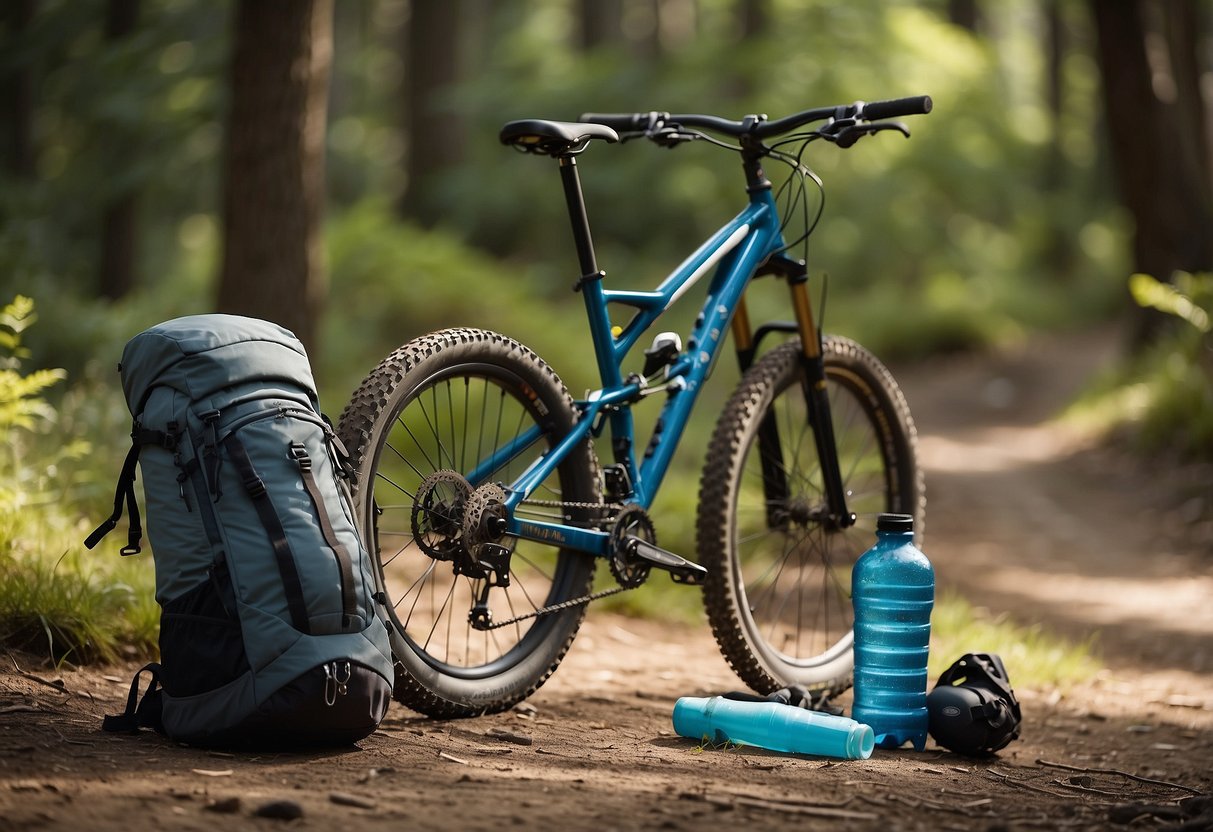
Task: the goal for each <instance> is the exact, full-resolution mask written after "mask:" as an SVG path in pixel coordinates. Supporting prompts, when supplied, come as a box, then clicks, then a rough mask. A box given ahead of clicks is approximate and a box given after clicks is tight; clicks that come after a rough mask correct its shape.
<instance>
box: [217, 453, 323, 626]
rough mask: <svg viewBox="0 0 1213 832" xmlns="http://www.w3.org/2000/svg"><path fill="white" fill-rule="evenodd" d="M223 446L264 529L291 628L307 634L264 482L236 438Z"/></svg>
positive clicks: (289, 557)
mask: <svg viewBox="0 0 1213 832" xmlns="http://www.w3.org/2000/svg"><path fill="white" fill-rule="evenodd" d="M223 444H224V445H225V446H227V450H228V453H229V454H230V455H231V458H232V462H233V463H234V464H235V466H236V471H237V472H238V473H239V474H240V479H241V480H243V481H244V488H245V490H246V491H248V495H249V498H250V499H251V500H252V502H253V508H255V509H256V510H257V516H258V517H259V518H261V525H262V526H264V527H265V531H266V533H267V534H268V535H269V538H270V545H271V546H272V547H273V549H274V559H275V560H277V562H278V574H279V575H281V576H282V585H283V588H284V589H285V590H286V606H287V609H288V610H289V611H290V614H291V624H293V625H294V627H295V629H296V630H298V631H299V632H301V633H310V632H311V626H310V625H309V624H308V617H307V603H306V601H304V598H303V582H302V581H301V580H300V578H299V566H298V564H297V563H296V562H295V553H294V552H292V551H291V544H290V543H289V542H288V541H287V539H286V530H285V529H283V528H282V521H281V520H280V519H279V518H278V512H277V511H275V510H274V504H273V502H271V501H270V495H269V492H268V491H266V489H265V482H264V481H263V480H262V479H261V477H260V476H259V475H258V474H257V469H256V468H254V467H253V461H252V460H251V459H250V458H249V455H248V451H246V450H245V449H244V445H243V444H242V443H241V442H240V440H239V439H237V438H236V434H234V433H233V434H231V435H230V436H228V438H227V439H225V440H224V441H223Z"/></svg>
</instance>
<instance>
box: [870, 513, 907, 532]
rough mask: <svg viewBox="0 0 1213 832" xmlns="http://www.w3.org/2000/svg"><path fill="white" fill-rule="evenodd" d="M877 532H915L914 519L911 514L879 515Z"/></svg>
mask: <svg viewBox="0 0 1213 832" xmlns="http://www.w3.org/2000/svg"><path fill="white" fill-rule="evenodd" d="M876 531H878V532H912V531H914V518H913V517H912V516H911V515H909V514H878V515H877V516H876Z"/></svg>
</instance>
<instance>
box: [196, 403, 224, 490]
mask: <svg viewBox="0 0 1213 832" xmlns="http://www.w3.org/2000/svg"><path fill="white" fill-rule="evenodd" d="M201 418H202V422H203V430H205V431H206V438H205V439H204V440H203V446H202V458H203V460H204V461H205V462H206V486H207V488H208V489H209V490H210V492H211V499H212V501H213V502H216V503H217V502H219V498H220V497H222V496H223V494H222V493H221V492H220V491H219V461H220V460H219V448H218V445H219V429H218V426H219V411H218V410H208V411H207V412H206V413H203V414H201Z"/></svg>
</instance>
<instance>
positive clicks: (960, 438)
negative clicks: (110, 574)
mask: <svg viewBox="0 0 1213 832" xmlns="http://www.w3.org/2000/svg"><path fill="white" fill-rule="evenodd" d="M1110 348H1111V342H1110V341H1109V339H1108V338H1107V337H1106V335H1098V334H1097V335H1094V336H1089V337H1088V336H1084V337H1081V338H1069V339H1066V340H1065V341H1062V342H1056V343H1046V344H1044V345H1042V346H1040V347H1037V348H1036V349H1034V350H1031V351H1024V352H1019V353H1012V354H1006V355H1002V356H997V357H988V356H987V357H981V358H958V359H955V360H949V361H944V362H941V363H938V364H935V365H933V366H932V367H931V368H929V369H927V368H924V369H921V370H913V371H909V372H900V373H899V375H900V376H901V377H902V380H903V385H904V387H905V388H906V392H907V395H908V397H909V399H910V404H911V407H912V408H913V410H914V412H915V414H916V418H917V420H918V423H919V428H920V431H921V434H922V452H923V462H924V465H925V466H926V468H927V475H928V491H929V501H930V504H929V511H928V517H929V522H928V537H927V545H926V547H925V548H926V549H927V551H928V553H929V554H930V555H931V557H932V559H933V560H934V562H935V564H936V568H937V573H938V575H939V581H940V585H941V588H943V589H944V590H947V589H949V588H953V589H955V590H956V591H959V592H961V593H962V594H963V595H964V596H965V597H966V598H968V599H969V600H971V601H972V602H973V603H974V604H977V605H982V606H985V607H987V608H989V609H990V610H991V612H992V613H995V614H998V613H1009V614H1012V615H1014V616H1015V618H1016V619H1017V620H1018V621H1020V622H1024V623H1033V622H1038V623H1039V624H1040V625H1041V626H1042V627H1046V628H1049V629H1052V630H1057V631H1059V632H1061V633H1064V634H1066V635H1068V636H1072V637H1077V638H1083V637H1085V636H1086V635H1088V634H1089V633H1090V632H1092V631H1093V630H1095V629H1098V630H1100V632H1101V634H1100V636H1099V641H1098V644H1099V646H1100V650H1101V651H1102V654H1103V656H1104V658H1105V660H1106V664H1107V666H1108V671H1107V672H1106V673H1104V674H1101V675H1100V676H1099V677H1098V678H1095V679H1092V680H1091V681H1090V682H1089V683H1087V684H1084V685H1081V686H1079V687H1078V688H1076V689H1073V690H1070V691H1067V692H1066V693H1064V694H1062V693H1059V692H1057V691H1051V690H1032V689H1030V688H1026V687H1023V686H1017V692H1018V693H1020V695H1021V698H1022V700H1023V705H1024V711H1025V719H1026V722H1025V726H1024V738H1023V740H1022V741H1020V742H1017V743H1014V744H1013V745H1012V746H1011V748H1009V749H1008V750H1007V751H1004V752H1003V754H1002V755H1001V756H1000V757H999V758H998V759H996V760H994V761H987V762H976V761H973V760H968V759H965V758H962V757H958V756H955V755H952V754H949V753H946V752H943V751H941V750H938V749H934V748H932V749H930V750H928V751H927V752H925V753H914V752H911V751H898V752H879V753H877V754H876V755H875V756H874V757H873V758H872V759H871V760H867V761H863V762H834V761H827V760H824V759H818V758H796V757H789V756H785V755H778V754H771V753H767V752H764V751H760V750H752V749H747V750H739V749H728V750H723V749H722V750H713V749H706V750H699V749H696V748H695V744H694V743H692V742H690V741H687V740H683V739H681V738H678V737H676V736H673V734H672V731H671V726H670V709H671V707H672V704H673V702H674V700H675V699H676V698H677V697H678V696H682V695H688V694H697V693H698V694H707V693H715V692H721V691H725V690H731V689H735V688H737V687H739V683H738V682H737V680H736V678H735V677H734V676H733V675H732V673H731V672H730V671H729V669H728V668H727V666H726V665H725V663H724V661H723V660H722V659H721V658H720V655H719V652H718V651H717V649H716V646H715V643H714V642H713V641H712V638H711V636H710V634H709V632H708V630H707V626H706V624H705V625H703V626H701V627H694V628H686V627H671V626H665V625H659V624H654V623H652V622H639V621H632V620H627V619H623V618H619V617H617V616H613V615H609V614H605V613H603V612H602V611H601V610H593V609H592V610H591V611H590V614H589V616H588V618H587V621H586V624H585V627H584V628H583V630H582V633H581V635H579V637H578V639H577V642H576V644H575V645H574V647H573V650H572V652H571V654H570V655H569V657H568V658H567V659H566V661H565V663H564V665H563V666H562V667H561V668H560V670H559V671H558V672H557V673H556V675H555V677H553V679H552V680H551V681H550V682H549V683H548V684H547V685H546V686H545V687H544V688H543V689H542V690H540V691H539V692H538V693H537V694H536V695H535V696H534V697H532V699H531V700H530V701H529V702H528V703H525V704H524V705H523V706H521V707H520V708H518V709H516V710H515V711H513V712H510V713H506V714H500V715H496V716H492V717H484V718H481V719H477V720H467V721H461V722H434V721H431V720H426V719H421V718H418V717H417V716H416V715H415V714H412V713H410V712H408V711H406V710H404V709H402V708H399V707H394V708H393V710H392V711H391V713H390V714H389V716H388V719H387V720H386V721H385V723H384V725H383V727H382V730H380V731H379V732H377V733H376V734H374V735H373V736H371V737H370V738H368V739H367V740H366V741H364V742H363V743H361V744H360V746H359V747H358V748H357V749H354V750H350V751H345V752H341V753H329V754H303V755H285V754H265V755H248V754H241V755H232V754H216V753H208V752H204V751H198V750H194V749H188V748H183V747H179V746H177V745H175V744H173V743H170V742H168V741H166V740H164V739H162V738H160V737H156V736H151V735H142V736H140V737H139V738H137V739H132V738H129V737H112V736H107V735H102V734H100V733H99V732H98V730H97V728H98V724H99V719H100V715H101V714H103V713H106V712H114V711H116V710H119V709H120V708H121V704H122V702H123V700H124V699H125V693H126V684H127V682H126V680H127V679H129V675H130V670H131V668H126V667H124V668H108V669H101V670H87V671H79V672H65V673H63V674H62V675H60V674H58V673H57V672H56V671H50V670H45V669H32V668H31V667H30V664H29V662H30V660H29V659H28V658H27V657H15V661H16V662H18V663H20V664H21V668H20V671H21V672H18V670H17V668H16V665H14V664H13V660H14V659H10V657H4V656H0V830H7V829H14V830H17V829H19V830H26V829H65V830H66V829H72V830H77V829H99V830H117V829H122V830H124V832H125V830H129V829H130V828H131V827H132V826H134V825H139V826H157V827H160V828H166V829H198V830H203V829H207V830H210V829H214V828H215V827H216V826H218V825H220V824H222V825H227V826H231V827H232V828H235V829H271V828H276V827H277V826H278V825H282V824H283V823H284V821H281V820H273V819H266V818H261V817H256V816H254V813H255V811H256V810H257V809H258V808H259V807H261V806H263V805H265V804H267V803H270V802H273V801H281V800H286V801H290V802H292V803H293V804H294V805H295V806H296V807H297V808H298V809H299V810H300V811H301V812H302V817H301V818H299V819H297V820H293V821H290V822H289V823H290V826H291V827H292V828H300V829H316V830H326V829H331V828H334V827H338V826H340V827H347V828H356V829H384V830H387V829H392V830H399V829H435V830H437V829H443V830H446V829H476V830H494V831H496V830H501V829H556V828H560V829H564V828H568V829H604V830H605V829H612V830H614V829H670V830H695V831H696V832H700V831H701V830H705V829H734V828H745V829H777V828H784V827H786V826H788V825H789V824H794V825H795V826H796V827H797V828H798V829H838V828H843V829H861V830H882V832H883V830H888V829H909V830H936V829H956V830H966V832H972V831H973V830H982V829H989V830H994V829H1057V828H1062V829H1106V828H1118V827H1119V826H1120V825H1122V824H1123V825H1124V828H1126V829H1129V828H1132V829H1140V828H1146V829H1154V828H1160V827H1164V826H1166V825H1168V824H1171V825H1178V824H1180V823H1181V822H1183V821H1185V819H1186V821H1187V825H1186V826H1184V827H1183V828H1184V829H1209V828H1211V824H1213V814H1208V815H1201V812H1202V811H1207V812H1210V813H1213V807H1210V806H1209V805H1208V803H1209V799H1208V798H1200V797H1195V796H1194V794H1195V793H1196V792H1201V793H1205V794H1207V793H1209V792H1210V791H1213V678H1211V677H1213V674H1211V672H1210V671H1211V668H1213V655H1211V654H1210V650H1211V644H1213V638H1211V636H1213V604H1211V603H1210V599H1211V598H1213V591H1211V590H1213V577H1211V575H1210V569H1209V567H1210V563H1211V561H1210V559H1209V557H1208V555H1207V553H1205V554H1204V555H1203V556H1202V553H1199V552H1193V551H1188V550H1187V549H1188V548H1190V545H1189V544H1184V543H1183V542H1182V540H1181V536H1177V535H1175V534H1172V533H1170V532H1168V529H1174V528H1175V522H1174V518H1173V517H1169V516H1167V515H1166V514H1165V513H1164V512H1163V511H1162V510H1161V509H1160V508H1159V506H1160V505H1169V504H1170V503H1169V502H1168V501H1166V500H1164V499H1163V497H1162V496H1160V494H1159V493H1156V492H1155V490H1154V489H1155V488H1169V487H1171V481H1170V479H1169V477H1168V476H1167V475H1166V472H1157V471H1155V472H1148V473H1149V474H1150V476H1149V477H1145V478H1143V477H1142V476H1141V475H1140V473H1135V472H1133V471H1129V470H1127V469H1125V468H1124V465H1123V463H1122V462H1119V461H1117V460H1112V459H1110V458H1109V457H1107V455H1106V454H1104V453H1102V452H1099V451H1096V450H1092V449H1090V448H1088V447H1087V446H1086V445H1085V444H1084V442H1083V440H1082V438H1081V437H1079V436H1076V435H1074V434H1072V433H1068V432H1066V431H1064V430H1062V429H1059V428H1057V427H1056V426H1055V425H1050V424H1048V423H1047V421H1046V420H1047V419H1048V418H1049V417H1050V416H1051V415H1052V414H1053V413H1054V412H1055V410H1056V408H1057V407H1058V406H1059V405H1060V404H1061V403H1063V402H1064V401H1065V400H1066V399H1067V398H1068V397H1069V396H1070V395H1071V394H1072V392H1073V391H1074V390H1075V389H1076V387H1077V385H1078V384H1079V383H1080V381H1081V380H1082V379H1083V378H1085V377H1086V376H1087V375H1088V374H1089V373H1090V372H1091V371H1092V370H1093V369H1095V368H1097V367H1098V366H1099V365H1100V364H1101V363H1103V362H1104V361H1105V360H1106V358H1107V356H1108V355H1109V350H1110ZM1197 476H1198V477H1199V476H1203V474H1199V473H1198V474H1197ZM1189 485H1190V483H1189ZM1198 486H1199V484H1198ZM1196 493H1197V494H1199V493H1201V492H1200V491H1199V488H1198V490H1197V492H1196ZM1203 493H1206V494H1207V493H1213V492H1210V489H1205V491H1204V492H1203ZM1185 510H1186V509H1185ZM1181 513H1182V512H1181ZM973 646H974V648H980V647H981V645H973ZM1011 673H1012V678H1013V679H1014V667H1012V668H1011ZM1042 760H1043V761H1046V763H1048V764H1044V763H1041V762H1038V761H1042ZM1059 766H1070V767H1074V768H1079V769H1091V771H1089V772H1076V771H1073V770H1070V769H1068V768H1062V767H1059ZM1128 775H1133V777H1136V778H1144V780H1143V779H1133V777H1130V776H1128ZM1146 781H1149V782H1146ZM1181 798H1190V799H1189V800H1188V801H1187V802H1185V803H1183V804H1182V805H1181V804H1180V802H1179V801H1180V799H1181ZM1201 801H1205V803H1203V804H1202V803H1201ZM1202 806H1203V807H1204V808H1203V809H1202V808H1201V807H1202ZM217 813H218V814H217ZM1185 813H1186V814H1185ZM1194 815H1195V816H1201V817H1203V819H1201V817H1198V818H1197V819H1195V820H1193V818H1192V817H1189V816H1194ZM1130 823H1132V825H1131V826H1130V825H1129V824H1130Z"/></svg>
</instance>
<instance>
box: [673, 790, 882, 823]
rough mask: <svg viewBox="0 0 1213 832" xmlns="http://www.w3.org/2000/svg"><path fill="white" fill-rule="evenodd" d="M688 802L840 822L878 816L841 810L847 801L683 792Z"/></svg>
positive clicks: (871, 813)
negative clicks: (829, 802)
mask: <svg viewBox="0 0 1213 832" xmlns="http://www.w3.org/2000/svg"><path fill="white" fill-rule="evenodd" d="M679 796H680V797H682V798H684V799H688V800H702V801H703V802H705V803H711V804H712V805H713V806H724V807H727V808H729V809H736V808H737V807H738V806H745V807H747V808H750V809H766V810H768V811H771V812H785V813H787V814H792V815H810V816H812V817H819V818H837V819H840V820H876V819H877V818H879V817H880V815H878V814H876V813H875V812H859V811H856V810H854V809H843V808H840V807H841V806H845V805H846V804H847V803H850V802H851V801H850V799H847V800H846V801H844V802H843V803H840V804H835V805H829V806H826V805H822V804H820V803H806V802H802V801H796V800H780V799H777V798H776V799H771V798H765V797H750V796H749V795H743V794H729V795H722V796H719V797H717V796H716V795H710V794H697V793H695V792H684V793H683V794H681V795H679Z"/></svg>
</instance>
